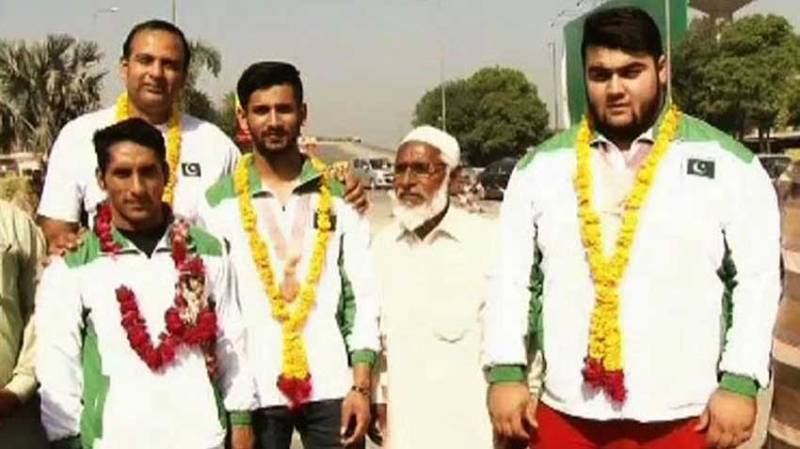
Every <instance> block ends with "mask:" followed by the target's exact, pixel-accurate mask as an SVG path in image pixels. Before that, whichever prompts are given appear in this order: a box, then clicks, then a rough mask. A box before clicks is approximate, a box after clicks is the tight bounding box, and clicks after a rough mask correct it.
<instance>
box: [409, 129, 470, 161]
mask: <svg viewBox="0 0 800 449" xmlns="http://www.w3.org/2000/svg"><path fill="white" fill-rule="evenodd" d="M411 141H414V142H422V143H427V144H428V145H430V146H432V147H435V148H436V149H438V150H439V151H440V152H441V153H442V160H443V161H444V163H445V164H447V165H449V166H450V167H451V168H454V167H456V166H458V162H459V161H460V160H461V147H459V146H458V141H457V140H456V139H455V137H453V136H451V135H450V134H447V133H446V132H444V131H442V130H440V129H437V128H434V127H433V126H428V125H423V126H419V127H417V128H414V129H413V130H412V131H411V132H410V133H408V135H406V136H405V137H404V138H403V140H402V141H401V142H400V145H401V146H402V145H403V144H404V143H406V142H411Z"/></svg>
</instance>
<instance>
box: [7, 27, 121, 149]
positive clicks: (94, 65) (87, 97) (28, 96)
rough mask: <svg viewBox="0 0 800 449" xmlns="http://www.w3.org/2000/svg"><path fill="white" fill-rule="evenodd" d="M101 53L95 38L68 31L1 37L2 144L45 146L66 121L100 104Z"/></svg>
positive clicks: (22, 146)
mask: <svg viewBox="0 0 800 449" xmlns="http://www.w3.org/2000/svg"><path fill="white" fill-rule="evenodd" d="M101 58H102V53H100V51H99V49H98V47H97V44H96V43H95V42H78V41H77V40H76V39H75V38H73V37H71V36H68V35H49V36H47V38H46V39H45V41H44V42H34V43H26V42H24V41H18V42H6V41H0V149H3V150H4V151H41V152H44V151H47V150H48V149H49V148H50V146H51V145H52V143H53V140H54V139H55V136H56V135H57V133H58V131H59V130H60V129H61V127H62V126H64V125H65V124H66V123H67V122H68V121H70V120H72V119H74V118H75V117H77V116H79V115H81V114H84V113H86V112H89V111H92V110H94V109H97V108H98V107H99V105H100V90H101V88H102V81H103V77H104V76H105V74H106V72H104V71H99V70H98V67H99V63H100V59H101Z"/></svg>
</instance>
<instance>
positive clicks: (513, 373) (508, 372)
mask: <svg viewBox="0 0 800 449" xmlns="http://www.w3.org/2000/svg"><path fill="white" fill-rule="evenodd" d="M511 382H519V383H524V382H525V367H524V366H522V365H495V366H493V367H492V369H491V370H489V383H490V384H492V385H494V384H500V383H511Z"/></svg>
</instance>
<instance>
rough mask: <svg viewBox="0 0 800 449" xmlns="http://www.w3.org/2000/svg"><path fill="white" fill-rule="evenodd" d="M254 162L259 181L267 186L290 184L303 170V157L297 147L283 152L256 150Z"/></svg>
mask: <svg viewBox="0 0 800 449" xmlns="http://www.w3.org/2000/svg"><path fill="white" fill-rule="evenodd" d="M254 160H255V164H256V169H257V170H258V174H259V176H260V177H261V180H262V181H264V182H266V183H267V184H284V183H289V182H292V181H294V180H296V179H297V177H298V176H300V172H301V171H302V169H303V155H302V154H300V150H299V148H297V147H293V148H287V149H286V150H284V151H262V150H257V151H255V154H254Z"/></svg>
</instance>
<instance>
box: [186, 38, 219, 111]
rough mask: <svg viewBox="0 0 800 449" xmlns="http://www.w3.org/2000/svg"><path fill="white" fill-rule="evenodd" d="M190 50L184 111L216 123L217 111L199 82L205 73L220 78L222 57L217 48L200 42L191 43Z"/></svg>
mask: <svg viewBox="0 0 800 449" xmlns="http://www.w3.org/2000/svg"><path fill="white" fill-rule="evenodd" d="M189 48H190V49H191V52H192V59H191V62H190V63H189V70H188V74H187V76H186V86H185V87H184V89H183V110H184V111H186V112H187V113H188V114H191V115H193V116H195V117H197V118H200V119H203V120H207V121H210V122H216V121H217V115H218V113H217V110H216V108H214V104H213V102H212V101H211V98H210V97H209V96H208V94H207V93H205V92H203V91H202V90H200V89H199V88H198V87H197V81H198V79H199V78H200V75H202V74H203V73H208V74H210V75H211V76H213V77H214V78H216V77H218V76H219V73H220V71H221V70H222V56H221V55H220V53H219V51H218V50H217V49H216V48H214V47H212V46H211V45H209V44H207V43H205V42H203V41H200V40H197V41H191V42H190V43H189Z"/></svg>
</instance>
